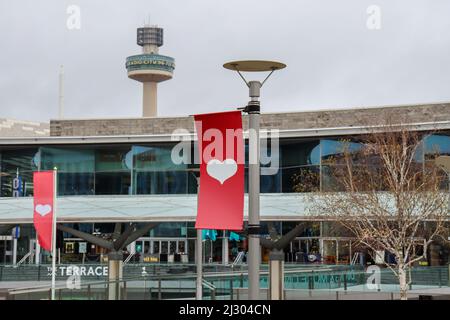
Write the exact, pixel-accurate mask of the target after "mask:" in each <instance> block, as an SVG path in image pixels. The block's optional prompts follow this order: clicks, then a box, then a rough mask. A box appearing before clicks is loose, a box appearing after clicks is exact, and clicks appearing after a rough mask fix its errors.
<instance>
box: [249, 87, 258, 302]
mask: <svg viewBox="0 0 450 320" xmlns="http://www.w3.org/2000/svg"><path fill="white" fill-rule="evenodd" d="M260 89H261V83H260V82H259V81H250V82H249V95H250V98H251V101H250V102H249V105H248V106H247V112H248V114H249V191H248V201H249V202H248V207H249V212H248V259H247V263H248V298H249V300H258V299H259V268H260V261H261V248H260V242H259V187H260V185H259V179H260V165H259V156H260V154H259V153H260V152H259V148H260V141H259V122H260V105H259V101H258V98H259V95H260V94H259V92H260Z"/></svg>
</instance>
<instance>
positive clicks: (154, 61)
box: [126, 26, 175, 117]
mask: <svg viewBox="0 0 450 320" xmlns="http://www.w3.org/2000/svg"><path fill="white" fill-rule="evenodd" d="M163 42H164V37H163V29H162V28H158V27H157V26H144V27H143V28H138V29H137V44H138V45H139V46H141V47H142V54H138V55H134V56H129V57H128V58H127V60H126V68H127V73H128V78H130V79H134V80H136V81H139V82H142V84H143V94H142V116H143V117H156V116H157V114H158V112H157V110H158V109H157V92H158V88H157V85H158V82H162V81H166V80H169V79H172V74H173V70H174V69H175V59H174V58H172V57H168V56H163V55H160V54H159V47H161V46H162V45H163Z"/></svg>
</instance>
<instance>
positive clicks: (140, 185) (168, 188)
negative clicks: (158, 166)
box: [135, 171, 188, 194]
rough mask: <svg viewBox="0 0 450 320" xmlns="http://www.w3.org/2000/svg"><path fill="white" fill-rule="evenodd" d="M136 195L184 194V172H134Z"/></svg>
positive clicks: (185, 185)
mask: <svg viewBox="0 0 450 320" xmlns="http://www.w3.org/2000/svg"><path fill="white" fill-rule="evenodd" d="M135 177H136V193H137V194H185V193H187V179H188V178H187V177H188V172H186V171H160V172H151V171H142V172H139V171H138V172H136V174H135Z"/></svg>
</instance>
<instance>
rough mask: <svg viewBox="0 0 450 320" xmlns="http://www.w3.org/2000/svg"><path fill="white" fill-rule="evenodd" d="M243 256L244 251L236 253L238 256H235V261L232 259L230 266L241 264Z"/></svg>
mask: <svg viewBox="0 0 450 320" xmlns="http://www.w3.org/2000/svg"><path fill="white" fill-rule="evenodd" d="M244 255H245V253H244V251H240V252H239V253H238V255H237V256H236V259H234V261H233V263H232V264H231V265H232V266H235V265H236V264H238V263H239V264H240V263H242V260H243V259H244Z"/></svg>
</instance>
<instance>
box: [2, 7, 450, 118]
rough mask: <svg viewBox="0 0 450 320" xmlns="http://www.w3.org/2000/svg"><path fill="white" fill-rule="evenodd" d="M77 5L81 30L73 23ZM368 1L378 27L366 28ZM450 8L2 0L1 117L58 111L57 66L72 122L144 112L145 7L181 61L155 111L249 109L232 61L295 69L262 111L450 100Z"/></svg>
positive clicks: (267, 96)
mask: <svg viewBox="0 0 450 320" xmlns="http://www.w3.org/2000/svg"><path fill="white" fill-rule="evenodd" d="M69 5H77V6H79V8H80V10H81V16H80V18H81V20H80V21H81V28H80V29H79V30H78V29H74V30H69V29H68V28H67V26H66V23H67V19H68V17H69V14H67V12H66V10H67V7H68V6H69ZM371 5H377V6H378V7H379V8H380V10H381V11H380V12H381V16H380V17H381V18H380V26H381V29H369V28H368V26H367V21H368V19H371V18H374V15H373V14H368V13H367V8H368V7H369V6H371ZM372 12H373V11H372ZM449 13H450V1H448V0H432V1H430V0H423V1H419V0H396V1H392V0H376V1H375V0H373V1H366V0H340V1H336V0H327V1H325V0H308V1H306V0H305V1H299V0H296V1H293V0H276V1H275V0H271V1H268V0H226V1H225V0H222V1H217V0H159V1H153V0H146V1H137V0H130V1H119V0H114V1H113V0H108V1H100V0H97V1H94V0H71V1H65V0H53V1H51V0H41V1H35V0H29V1H24V0H15V1H6V0H1V1H0V58H1V59H0V118H4V117H7V118H16V119H24V120H36V121H48V120H49V119H53V118H57V115H58V72H59V66H60V65H61V64H63V65H64V67H65V117H66V118H94V117H95V118H98V117H138V116H140V115H141V112H142V105H141V103H142V102H141V100H142V86H141V84H140V83H138V82H135V81H133V80H130V79H128V78H127V75H126V70H125V58H126V57H127V56H128V55H133V54H138V53H140V52H141V47H139V46H137V45H136V28H137V27H141V26H142V25H143V23H144V21H145V20H146V19H148V15H149V14H150V22H151V23H152V24H158V25H159V26H161V27H163V28H164V46H163V47H161V48H160V53H161V54H164V55H169V56H172V57H174V58H175V61H176V69H175V72H174V77H173V79H172V80H170V81H166V82H163V83H161V84H160V85H159V87H158V112H159V115H163V116H164V115H167V116H172V115H188V114H193V113H197V112H198V113H201V112H214V111H221V110H227V109H233V108H234V106H242V105H244V104H245V103H246V102H247V101H248V97H247V89H246V88H245V86H244V83H243V82H242V80H241V79H240V78H239V77H238V76H237V75H236V74H234V73H232V72H231V71H228V70H225V69H223V68H222V64H223V63H224V62H226V61H229V60H235V59H272V60H279V61H282V62H284V63H286V64H287V65H288V67H287V68H286V69H284V70H282V71H279V72H277V73H275V74H274V75H273V76H272V78H271V79H270V80H269V81H268V82H267V83H266V84H265V85H264V87H263V90H262V97H261V99H262V109H263V112H271V111H299V110H315V109H335V108H344V107H346V108H348V107H358V106H376V105H395V104H410V103H429V102H443V101H450V19H449ZM373 21H374V20H373V19H372V20H370V22H373ZM371 26H374V24H373V23H372V24H371ZM258 76H260V75H249V78H250V79H254V77H257V78H258ZM258 79H259V78H258Z"/></svg>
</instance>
